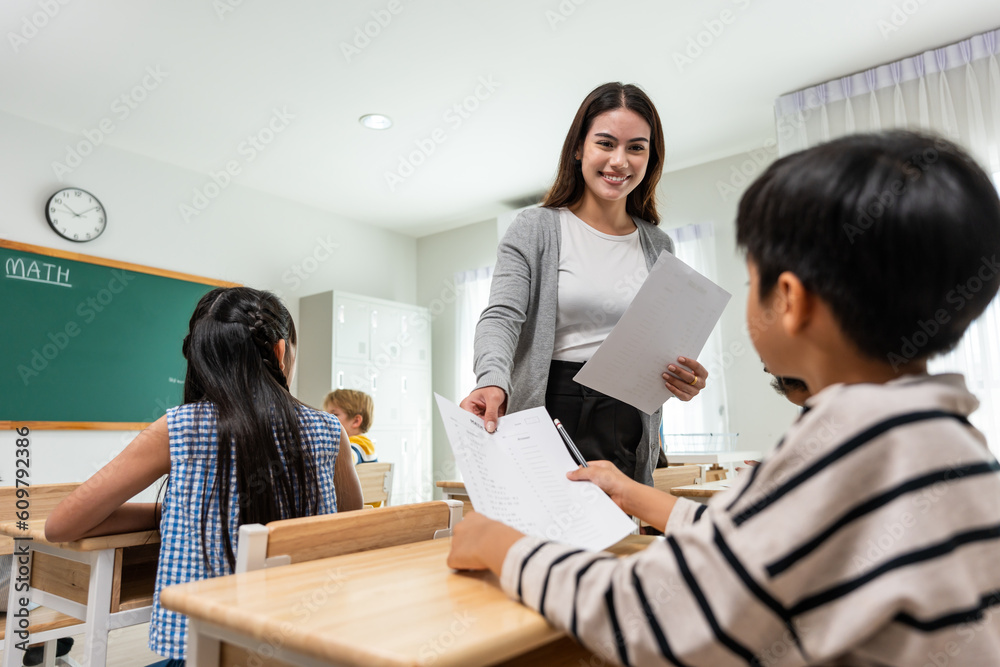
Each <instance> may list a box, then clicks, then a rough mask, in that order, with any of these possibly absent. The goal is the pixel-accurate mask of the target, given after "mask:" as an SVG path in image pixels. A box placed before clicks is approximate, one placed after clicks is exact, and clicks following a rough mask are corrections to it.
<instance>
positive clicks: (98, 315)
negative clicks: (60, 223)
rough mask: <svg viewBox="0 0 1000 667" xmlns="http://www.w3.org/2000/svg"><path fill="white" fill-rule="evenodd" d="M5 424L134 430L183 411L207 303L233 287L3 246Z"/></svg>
mask: <svg viewBox="0 0 1000 667" xmlns="http://www.w3.org/2000/svg"><path fill="white" fill-rule="evenodd" d="M0 266H2V267H3V273H2V274H0V309H2V310H0V312H2V316H0V341H2V343H0V427H5V428H12V427H15V426H20V425H22V424H28V425H33V426H34V427H35V428H101V429H114V428H119V429H134V428H140V427H141V425H143V424H146V423H149V422H152V421H155V420H156V419H157V418H159V417H160V416H161V415H163V414H164V412H165V411H166V409H167V408H168V407H172V406H175V405H178V404H180V402H181V399H182V396H183V387H184V374H185V370H186V362H185V361H184V357H183V356H182V355H181V342H182V341H183V339H184V335H185V333H186V332H187V325H188V321H189V319H190V318H191V313H192V312H193V311H194V307H195V305H196V304H197V303H198V300H199V299H200V298H201V297H202V296H203V295H204V294H205V293H206V292H208V291H209V290H210V289H212V288H213V287H215V286H218V285H222V286H228V285H232V284H233V283H226V282H221V281H214V280H210V279H207V278H199V277H197V276H190V275H186V274H178V273H173V272H169V271H161V270H157V269H152V268H149V267H143V266H139V265H135V264H127V263H123V262H116V261H113V260H105V259H101V258H98V257H89V256H87V255H78V254H75V253H68V252H63V251H57V250H51V249H48V248H41V247H38V246H29V245H25V244H21V243H14V242H10V241H4V240H2V239H0Z"/></svg>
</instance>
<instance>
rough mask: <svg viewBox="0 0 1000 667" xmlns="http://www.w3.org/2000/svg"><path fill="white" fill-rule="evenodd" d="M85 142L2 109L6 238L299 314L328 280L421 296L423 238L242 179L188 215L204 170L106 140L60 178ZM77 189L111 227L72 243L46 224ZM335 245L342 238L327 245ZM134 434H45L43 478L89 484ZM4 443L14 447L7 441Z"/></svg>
mask: <svg viewBox="0 0 1000 667" xmlns="http://www.w3.org/2000/svg"><path fill="white" fill-rule="evenodd" d="M79 140H80V137H79V136H76V135H72V134H68V133H64V132H60V131H57V130H53V129H51V128H48V127H45V126H42V125H39V124H36V123H33V122H30V121H26V120H23V119H21V118H17V117H14V116H10V115H7V114H2V113H0V201H2V202H3V204H4V211H3V213H2V214H0V237H2V238H4V239H8V240H13V241H19V242H22V243H30V244H34V245H39V246H45V247H49V248H56V249H61V250H67V251H71V252H81V253H85V254H89V255H96V256H99V257H107V258H111V259H117V260H122V261H128V262H134V263H137V264H143V265H146V266H152V267H157V268H163V269H169V270H174V271H182V272H186V273H192V274H196V275H201V276H207V277H211V278H217V279H222V280H229V281H233V282H239V283H243V284H246V285H249V286H252V287H258V288H264V289H270V290H272V291H275V292H278V293H279V294H280V295H281V296H282V297H283V299H284V300H285V303H286V305H287V306H288V308H289V310H290V311H291V312H292V315H293V317H297V315H298V299H299V297H300V296H304V295H307V294H313V293H316V292H323V291H326V290H329V289H341V290H346V291H350V292H355V293H359V294H366V295H370V296H375V297H380V298H384V299H392V300H395V301H403V302H406V303H414V302H415V300H416V296H417V290H416V285H415V280H414V277H415V275H416V246H417V242H416V240H415V239H413V238H410V237H407V236H403V235H400V234H396V233H393V232H389V231H387V230H383V229H379V228H376V227H372V226H369V225H364V224H360V223H354V222H351V221H349V220H345V219H343V218H340V217H337V216H335V215H331V214H329V213H325V212H323V211H319V210H317V209H313V208H309V207H306V206H303V205H300V204H296V203H293V202H289V201H287V200H283V199H279V198H277V197H274V196H271V195H267V194H263V193H260V192H257V191H254V190H250V189H248V188H244V187H242V186H240V185H239V176H237V177H236V178H234V179H233V183H232V184H230V185H229V186H228V187H226V188H224V189H222V190H221V193H220V194H219V195H218V197H217V198H215V199H214V200H213V201H212V202H211V203H210V205H209V206H208V207H207V208H206V209H205V210H204V211H203V212H202V213H201V214H200V215H198V216H197V217H193V218H192V219H191V221H190V222H185V221H184V220H183V219H182V216H181V215H180V213H179V212H178V207H179V205H180V204H182V203H184V204H188V205H190V204H191V203H192V198H193V189H194V188H203V187H204V185H205V183H206V182H208V179H207V178H206V177H205V176H202V175H200V174H197V173H195V172H192V171H188V170H185V169H180V168H178V167H174V166H171V165H167V164H164V163H160V162H155V161H152V160H149V159H147V158H144V157H140V156H137V155H134V154H131V153H126V152H123V151H119V150H117V149H114V148H111V147H108V146H101V147H99V148H98V149H97V150H96V151H95V152H94V153H93V154H92V155H90V156H88V157H87V158H86V159H84V161H83V163H82V164H81V165H80V166H79V167H78V168H77V169H75V170H74V171H73V173H72V174H70V175H68V176H66V177H65V178H64V179H63V180H62V181H60V180H59V179H57V178H56V176H55V175H54V173H53V169H52V166H51V164H52V162H53V161H56V160H58V161H63V160H64V158H65V154H66V150H67V146H72V145H73V144H75V143H76V142H78V141H79ZM223 157H225V156H223ZM259 159H260V160H263V159H268V156H267V155H266V154H264V155H262V156H261V157H260V158H259ZM223 162H224V160H223ZM219 166H221V165H212V166H211V167H210V168H211V169H218V167H219ZM253 167H254V165H253V164H252V163H251V164H245V165H243V168H244V169H246V170H250V169H252V168H253ZM66 186H76V187H80V188H83V189H85V190H87V191H89V192H91V193H93V194H94V195H96V196H97V197H98V198H99V199H100V200H101V201H102V203H103V204H104V205H105V207H106V208H107V211H108V227H107V229H106V231H105V232H104V234H103V235H102V236H101V237H99V238H98V239H96V240H94V241H92V242H89V243H85V244H76V243H71V242H69V241H64V240H63V239H61V238H60V237H58V236H56V235H55V234H54V233H53V232H52V231H51V229H50V228H49V226H48V224H47V223H46V222H45V218H44V214H43V209H44V206H45V203H46V201H47V199H48V197H49V196H50V195H51V194H52V193H53V192H55V191H56V190H58V189H60V188H62V187H66ZM373 205H377V203H373ZM331 244H337V246H336V247H335V248H334V249H333V250H332V251H328V248H329V247H331ZM296 271H299V272H300V274H299V275H296V273H295V272H296ZM2 306H3V304H2V303H0V307H2ZM26 315H28V314H20V313H9V312H3V315H2V316H3V317H18V316H26ZM300 363H307V360H300ZM293 389H294V386H293ZM0 400H2V397H0ZM54 400H72V397H69V396H66V397H58V398H56V399H54ZM133 436H134V433H128V432H115V431H35V432H33V434H32V445H31V447H32V450H33V456H32V459H31V472H32V480H33V483H49V482H66V481H82V480H84V479H86V478H87V477H89V476H90V475H91V474H92V473H93V472H94V471H95V470H96V469H97V467H99V465H101V464H103V463H104V462H106V461H108V460H109V459H110V458H111V457H112V456H114V454H115V453H117V452H118V451H120V450H121V448H122V447H123V446H124V444H127V443H128V441H129V440H130V439H131V438H132V437H133ZM11 438H13V433H12V432H9V431H8V432H0V439H7V442H6V443H5V444H6V445H10V444H12V442H11V441H10V439H11ZM0 451H7V452H12V451H13V450H12V449H10V447H7V446H3V445H0ZM12 475H13V456H0V477H2V478H3V479H4V480H10V479H11V478H12Z"/></svg>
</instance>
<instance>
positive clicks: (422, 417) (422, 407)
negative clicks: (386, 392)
mask: <svg viewBox="0 0 1000 667" xmlns="http://www.w3.org/2000/svg"><path fill="white" fill-rule="evenodd" d="M399 387H400V403H401V405H402V423H403V424H404V425H406V426H411V427H424V426H427V425H429V424H430V422H431V373H430V371H429V370H427V369H423V368H412V367H411V368H403V369H401V373H400V382H399Z"/></svg>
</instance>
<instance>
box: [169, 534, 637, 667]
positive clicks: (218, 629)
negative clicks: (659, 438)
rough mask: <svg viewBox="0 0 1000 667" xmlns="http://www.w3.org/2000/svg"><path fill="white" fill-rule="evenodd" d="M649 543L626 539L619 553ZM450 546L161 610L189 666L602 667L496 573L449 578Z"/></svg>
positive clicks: (224, 584) (317, 564) (338, 564)
mask: <svg viewBox="0 0 1000 667" xmlns="http://www.w3.org/2000/svg"><path fill="white" fill-rule="evenodd" d="M651 539H653V538H647V537H645V536H635V537H633V538H627V539H626V540H623V542H622V543H619V545H618V546H620V547H621V549H620V550H618V553H625V552H628V551H634V550H636V549H637V548H642V547H644V546H645V545H646V544H648V543H649V541H651ZM450 546H451V539H450V538H447V539H440V540H430V541H426V542H415V543H412V544H405V545H402V546H396V547H389V548H386V549H377V550H375V551H366V552H362V553H357V554H348V555H345V556H336V557H334V558H325V559H320V560H315V561H309V562H304V563H296V564H295V565H286V566H283V567H275V568H269V569H266V570H258V571H255V572H248V573H246V574H239V575H234V576H227V577H218V578H215V579H206V580H203V581H198V582H191V583H188V584H181V585H179V586H170V587H168V588H166V589H164V590H163V591H162V592H161V593H160V602H161V603H162V604H163V606H164V607H166V608H167V609H172V610H174V611H177V612H180V613H182V614H187V615H188V617H189V618H190V629H189V640H188V641H189V643H188V653H187V664H188V665H189V667H216V666H218V665H246V664H252V665H302V666H307V667H317V666H329V665H351V666H356V667H371V666H374V665H380V666H400V667H401V666H403V665H407V666H409V665H427V664H432V663H433V664H434V665H440V666H442V667H449V666H450V667H477V666H481V665H497V664H501V665H512V664H518V665H546V666H551V667H558V666H562V665H565V666H567V667H568V666H570V665H572V666H573V667H578V665H580V664H598V662H595V663H590V662H589V661H590V659H591V657H594V656H593V655H592V654H591V653H590V652H589V651H587V650H586V649H584V648H582V647H580V646H579V645H578V644H576V643H575V642H573V641H572V640H570V639H569V638H568V637H566V636H565V635H564V634H563V633H562V632H560V631H559V630H556V629H555V628H553V627H552V626H550V625H549V624H548V622H546V620H545V619H544V618H543V617H542V616H540V615H539V614H537V613H535V612H534V611H532V610H530V609H528V608H527V607H525V606H523V605H521V604H519V603H517V602H514V601H513V600H511V599H509V598H508V597H507V596H506V595H505V594H504V593H503V591H502V590H500V585H499V583H498V581H497V578H496V577H495V576H493V574H491V573H489V572H475V573H456V572H454V571H453V570H451V569H450V568H449V567H448V566H447V564H446V558H447V556H448V550H449V548H450ZM581 661H582V662H581ZM597 661H599V662H600V664H604V663H603V660H602V659H600V658H598V659H597Z"/></svg>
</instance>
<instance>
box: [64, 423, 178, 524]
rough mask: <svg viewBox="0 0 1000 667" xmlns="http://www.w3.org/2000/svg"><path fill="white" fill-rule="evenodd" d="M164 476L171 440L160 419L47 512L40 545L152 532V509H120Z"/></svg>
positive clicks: (147, 505)
mask: <svg viewBox="0 0 1000 667" xmlns="http://www.w3.org/2000/svg"><path fill="white" fill-rule="evenodd" d="M169 472H170V439H169V435H168V431H167V417H166V415H164V416H163V417H160V418H159V419H157V420H156V421H155V422H153V423H152V424H150V425H149V427H148V428H146V430H144V431H143V432H142V433H140V434H139V435H138V436H136V438H135V440H133V441H132V442H131V443H129V445H128V447H126V448H125V450H124V451H122V453H121V454H119V455H118V456H116V457H115V458H114V459H112V460H111V462H110V463H108V464H107V465H106V466H104V467H103V468H101V469H100V470H99V471H98V472H97V473H96V474H95V475H94V476H93V477H91V478H90V479H88V480H87V481H86V482H84V483H83V484H81V485H80V486H79V487H78V488H77V489H76V490H74V491H73V492H72V493H71V494H69V495H68V496H67V497H66V498H65V499H64V500H63V501H62V502H61V503H59V505H57V506H56V508H55V509H54V510H52V513H51V514H50V515H49V518H48V520H47V521H46V522H45V539H47V540H49V541H51V542H70V541H73V540H78V539H80V538H83V537H92V536H94V535H112V534H115V533H127V532H134V531H137V530H150V529H153V528H156V522H157V505H156V503H129V504H128V505H126V504H125V503H126V501H128V499H129V498H131V497H133V496H134V495H135V494H137V493H139V492H140V491H142V490H143V489H145V488H146V487H148V486H149V485H151V484H152V483H153V482H155V481H156V480H158V479H159V478H160V477H162V476H163V475H166V474H167V473H169Z"/></svg>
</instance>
